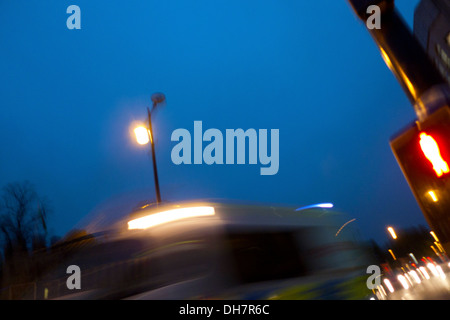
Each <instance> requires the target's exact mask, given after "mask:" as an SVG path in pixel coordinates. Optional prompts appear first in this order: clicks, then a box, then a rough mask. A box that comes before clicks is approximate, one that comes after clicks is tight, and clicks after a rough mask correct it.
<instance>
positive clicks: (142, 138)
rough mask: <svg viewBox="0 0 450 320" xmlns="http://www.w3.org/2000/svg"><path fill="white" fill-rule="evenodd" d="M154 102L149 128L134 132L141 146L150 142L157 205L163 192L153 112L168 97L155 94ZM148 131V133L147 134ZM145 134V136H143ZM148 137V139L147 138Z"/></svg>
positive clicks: (140, 128) (150, 111) (149, 111)
mask: <svg viewBox="0 0 450 320" xmlns="http://www.w3.org/2000/svg"><path fill="white" fill-rule="evenodd" d="M151 99H152V101H153V106H152V109H151V110H150V109H149V108H148V107H147V115H148V128H143V127H138V128H136V129H135V130H134V132H135V134H136V139H137V141H138V143H139V144H147V143H148V141H150V144H151V152H152V162H153V176H154V179H155V192H156V204H160V203H161V192H160V189H159V179H158V169H157V167H156V155H155V141H154V139H153V137H154V136H153V129H152V111H153V110H155V108H156V106H157V105H158V104H161V103H163V102H164V101H165V99H166V97H165V96H164V94H162V93H154V94H153V95H152V97H151ZM145 131H146V132H145ZM142 133H144V134H142ZM146 136H147V137H146Z"/></svg>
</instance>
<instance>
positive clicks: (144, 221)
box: [128, 207, 215, 230]
mask: <svg viewBox="0 0 450 320" xmlns="http://www.w3.org/2000/svg"><path fill="white" fill-rule="evenodd" d="M214 214H215V211H214V208H213V207H191V208H181V209H172V210H167V211H163V212H158V213H154V214H150V215H148V216H145V217H142V218H137V219H134V220H131V221H129V222H128V229H129V230H132V229H147V228H151V227H154V226H157V225H160V224H164V223H168V222H173V221H177V220H181V219H187V218H193V217H203V216H213V215H214Z"/></svg>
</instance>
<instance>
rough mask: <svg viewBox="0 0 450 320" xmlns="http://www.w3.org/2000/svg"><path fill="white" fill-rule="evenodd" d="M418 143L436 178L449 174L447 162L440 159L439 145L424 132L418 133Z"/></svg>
mask: <svg viewBox="0 0 450 320" xmlns="http://www.w3.org/2000/svg"><path fill="white" fill-rule="evenodd" d="M419 143H420V148H421V149H422V152H423V154H424V155H425V157H426V158H427V159H428V160H429V161H430V162H431V164H432V165H433V170H434V172H436V175H437V176H438V177H441V176H442V175H443V174H444V173H449V172H450V169H449V167H448V164H447V162H446V161H445V160H444V159H443V158H442V155H441V151H440V149H439V145H438V144H437V142H436V140H435V139H434V138H433V137H432V136H431V135H428V134H426V133H425V132H422V133H420V142H419Z"/></svg>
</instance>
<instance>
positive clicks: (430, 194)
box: [428, 191, 438, 202]
mask: <svg viewBox="0 0 450 320" xmlns="http://www.w3.org/2000/svg"><path fill="white" fill-rule="evenodd" d="M428 195H429V196H430V197H431V200H433V202H438V197H437V195H436V192H434V191H428Z"/></svg>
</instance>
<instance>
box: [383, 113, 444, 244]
mask: <svg viewBox="0 0 450 320" xmlns="http://www.w3.org/2000/svg"><path fill="white" fill-rule="evenodd" d="M390 145H391V148H392V151H393V153H394V155H395V157H396V159H397V162H398V164H399V166H400V168H401V169H402V171H403V174H404V176H405V178H406V180H407V181H408V184H409V186H410V188H411V190H412V192H413V194H414V196H415V198H416V200H417V202H418V204H419V206H420V208H421V209H422V212H423V214H424V216H425V218H426V220H427V222H428V223H429V225H430V227H431V228H432V229H433V230H434V232H435V233H436V234H437V236H438V237H439V239H440V242H441V243H442V244H443V245H444V248H445V249H446V251H448V252H450V169H449V166H450V108H449V107H448V106H444V107H441V108H440V109H438V110H436V111H434V112H433V113H432V114H430V115H429V116H428V117H427V118H426V119H425V120H424V121H422V122H415V123H413V124H412V125H411V126H410V127H409V128H407V129H406V130H404V131H402V132H401V133H400V134H398V135H397V136H395V137H393V138H392V139H391V141H390Z"/></svg>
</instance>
